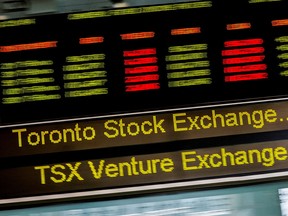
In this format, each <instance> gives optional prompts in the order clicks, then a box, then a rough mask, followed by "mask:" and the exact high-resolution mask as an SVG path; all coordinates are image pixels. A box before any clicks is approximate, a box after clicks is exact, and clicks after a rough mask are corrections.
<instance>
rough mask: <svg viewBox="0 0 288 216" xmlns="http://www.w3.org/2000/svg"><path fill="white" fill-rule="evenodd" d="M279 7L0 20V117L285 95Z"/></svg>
mask: <svg viewBox="0 0 288 216" xmlns="http://www.w3.org/2000/svg"><path fill="white" fill-rule="evenodd" d="M286 8H287V1H284V0H282V1H281V0H279V1H273V2H270V1H252V0H250V1H248V0H247V1H245V0H243V1H233V3H231V2H229V1H222V3H221V1H191V2H182V3H177V4H165V5H152V6H151V5H146V6H145V5H143V6H138V7H130V8H129V7H128V8H120V9H106V10H98V11H89V12H82V13H70V14H53V15H46V16H36V17H29V18H28V17H27V18H20V19H14V20H4V21H1V22H0V30H1V36H0V57H1V65H0V79H1V121H2V123H7V124H9V123H12V122H16V121H18V122H20V121H33V120H41V119H49V118H57V119H59V118H62V117H75V116H76V117H78V116H82V115H91V114H99V113H107V112H118V111H119V112H123V111H128V112H129V111H135V110H141V109H155V108H157V109H158V108H162V107H172V106H173V107H175V106H186V105H189V106H190V105H193V104H198V103H203V102H217V101H223V100H234V99H246V98H249V99H251V98H258V97H267V96H278V95H284V94H287V88H286V86H287V74H288V72H287V41H288V39H287V38H288V27H287V25H288V16H287V13H286ZM131 20H133V21H134V22H131ZM135 23H136V24H135Z"/></svg>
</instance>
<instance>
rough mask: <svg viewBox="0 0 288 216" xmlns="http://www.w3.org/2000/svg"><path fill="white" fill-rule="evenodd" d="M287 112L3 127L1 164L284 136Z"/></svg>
mask: <svg viewBox="0 0 288 216" xmlns="http://www.w3.org/2000/svg"><path fill="white" fill-rule="evenodd" d="M287 106H288V101H287V100H286V101H274V102H267V101H266V102H258V103H256V102H253V103H247V104H245V105H244V104H241V105H239V104H238V105H235V104H234V105H233V104H230V105H225V104H223V105H217V106H215V107H210V106H209V107H202V108H190V109H188V108H187V109H176V110H170V111H167V110H166V111H162V112H161V111H159V112H148V113H138V114H134V115H133V114H127V115H122V116H120V115H115V116H109V117H107V116H106V117H105V116H104V117H95V118H88V119H78V120H77V119H75V120H70V121H62V122H57V121H56V122H47V123H45V122H44V123H41V122H40V123H34V124H26V125H25V124H23V125H17V126H16V125H15V126H13V125H12V126H9V127H5V126H4V127H0V136H1V141H0V143H1V145H0V158H9V157H17V156H26V155H37V154H39V155H40V154H42V155H44V154H47V153H56V152H58V153H60V152H63V151H64V152H69V151H70V152H75V151H76V152H77V151H79V150H89V149H90V150H92V149H104V148H105V149H108V148H111V147H124V146H133V147H135V146H137V145H138V146H139V145H147V146H148V145H153V144H157V143H162V144H163V145H162V148H164V149H166V148H165V146H167V145H165V143H167V142H173V141H180V142H177V143H175V145H177V146H178V147H179V146H181V141H185V140H195V139H199V138H213V137H224V136H231V135H244V134H256V133H259V134H260V133H265V132H273V131H286V130H287V129H288V122H287V121H288V114H287ZM254 136H255V135H254ZM191 143H193V142H191ZM196 143H197V142H195V145H193V144H191V145H189V146H190V147H192V148H193V147H196ZM147 148H148V147H147Z"/></svg>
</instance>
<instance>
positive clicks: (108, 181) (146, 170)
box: [0, 140, 288, 201]
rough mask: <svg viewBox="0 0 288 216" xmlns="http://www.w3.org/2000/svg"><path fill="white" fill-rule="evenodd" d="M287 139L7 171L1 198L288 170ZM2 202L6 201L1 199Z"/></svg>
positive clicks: (4, 171)
mask: <svg viewBox="0 0 288 216" xmlns="http://www.w3.org/2000/svg"><path fill="white" fill-rule="evenodd" d="M287 148H288V142H287V140H281V141H271V142H261V143H253V144H249V145H247V144H244V145H233V143H231V145H230V146H224V147H213V148H204V149H192V150H185V151H184V150H183V151H175V152H168V153H159V154H149V155H143V154H142V155H131V156H128V157H127V156H126V157H113V158H101V159H89V160H85V161H66V162H63V163H55V164H47V163H46V164H45V163H42V164H38V165H35V166H20V167H13V168H9V169H2V170H1V176H3V177H2V178H1V179H0V188H1V194H0V198H2V199H7V198H13V197H14V198H15V197H23V196H35V195H43V194H51V193H60V192H61V193H63V192H64V193H65V192H78V191H83V190H84V191H85V190H88V189H89V190H97V189H107V188H117V187H128V186H129V187H131V186H137V185H142V186H143V185H149V184H155V183H169V182H175V181H185V180H191V181H193V180H201V179H208V178H210V179H211V178H220V177H229V176H235V175H236V176H237V175H240V174H241V175H251V174H255V173H267V172H276V171H281V170H285V169H286V170H287V159H288V150H287ZM0 201H1V200H0Z"/></svg>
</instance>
